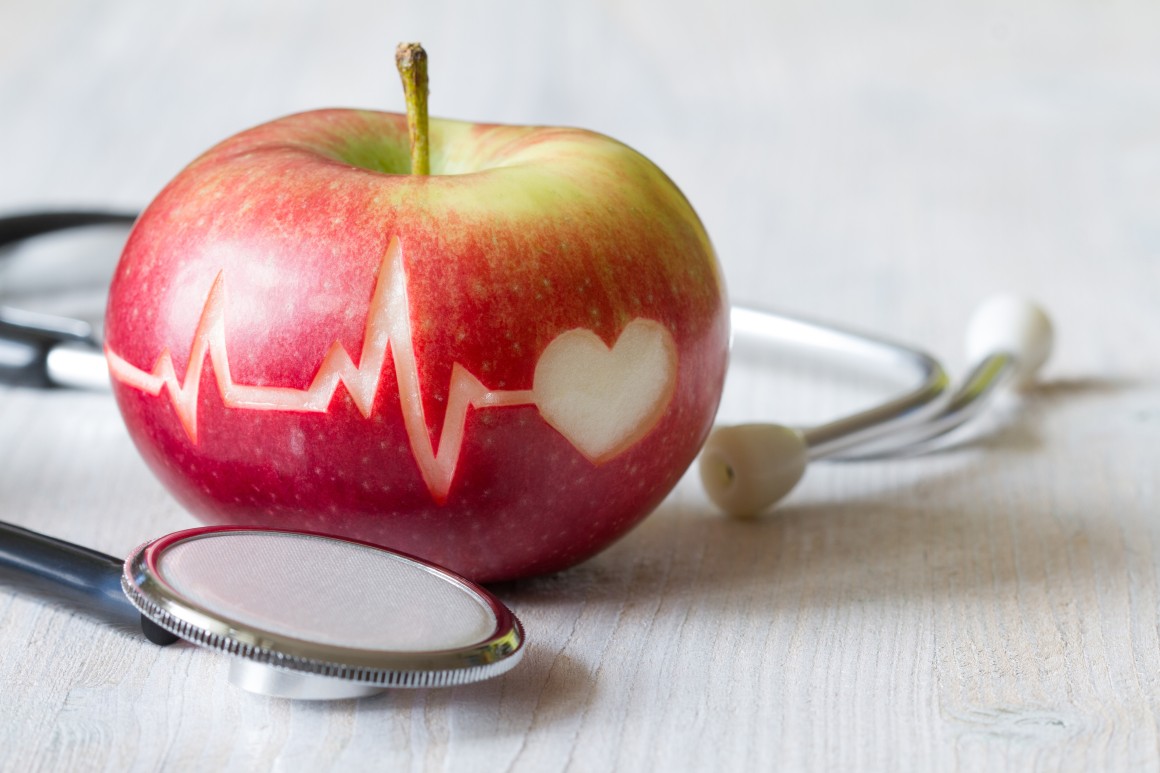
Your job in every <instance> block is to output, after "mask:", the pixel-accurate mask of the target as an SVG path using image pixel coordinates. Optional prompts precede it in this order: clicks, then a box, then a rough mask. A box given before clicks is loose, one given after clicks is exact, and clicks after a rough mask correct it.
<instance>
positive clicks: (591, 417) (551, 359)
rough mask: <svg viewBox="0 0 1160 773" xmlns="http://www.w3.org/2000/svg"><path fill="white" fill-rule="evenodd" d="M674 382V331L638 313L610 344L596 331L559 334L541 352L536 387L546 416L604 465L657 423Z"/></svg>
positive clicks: (574, 443)
mask: <svg viewBox="0 0 1160 773" xmlns="http://www.w3.org/2000/svg"><path fill="white" fill-rule="evenodd" d="M676 383H677V346H676V343H675V342H674V341H673V336H672V334H671V333H669V331H668V330H666V329H665V328H664V326H663V325H661V324H660V323H659V322H656V321H654V320H651V319H643V318H637V319H634V320H633V321H632V322H630V323H629V324H628V326H627V327H625V328H624V330H623V331H622V332H621V334H620V338H618V339H617V340H616V343H615V344H614V345H613V347H612V348H611V349H609V348H608V347H607V346H605V345H604V342H603V341H601V340H600V338H599V336H597V335H596V334H595V333H593V332H592V331H591V330H584V329H582V328H577V329H575V330H569V331H568V332H566V333H561V334H560V335H559V336H557V337H556V338H554V339H553V340H552V342H551V343H550V344H548V346H547V348H546V349H544V352H543V354H541V355H540V359H539V361H538V362H537V363H536V372H535V375H534V376H533V383H532V391H533V392H534V393H535V399H536V405H537V407H539V409H540V415H541V416H543V417H544V420H545V421H546V422H548V424H550V425H551V426H552V427H553V428H555V429H556V431H558V432H559V433H560V434H561V435H563V436H564V437H566V438H567V439H568V440H569V442H571V443H572V445H574V446H576V448H577V450H579V451H580V453H582V454H584V456H585V457H587V458H588V459H589V460H590V461H592V462H594V463H596V464H600V463H602V462H606V461H608V460H609V459H611V458H612V457H614V456H616V455H617V454H619V453H621V452H622V451H624V450H626V449H628V448H629V447H630V446H632V445H633V444H635V443H636V442H637V441H638V440H640V439H641V438H642V437H644V436H645V434H647V433H648V431H649V430H650V429H652V428H653V426H654V425H655V424H656V423H657V421H659V420H660V417H661V414H663V413H664V410H665V408H666V407H667V406H668V403H669V400H670V399H671V398H672V396H673V389H674V387H675V386H676Z"/></svg>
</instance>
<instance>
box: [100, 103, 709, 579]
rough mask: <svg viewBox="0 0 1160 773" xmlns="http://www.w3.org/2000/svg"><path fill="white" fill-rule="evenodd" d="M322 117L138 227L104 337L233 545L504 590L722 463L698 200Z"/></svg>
mask: <svg viewBox="0 0 1160 773" xmlns="http://www.w3.org/2000/svg"><path fill="white" fill-rule="evenodd" d="M430 144H431V170H432V175H431V176H420V175H411V174H408V173H407V172H408V170H409V168H410V167H409V164H408V134H407V124H406V117H405V116H403V115H395V114H388V113H379V112H366V111H355V110H321V111H316V112H309V113H303V114H299V115H292V116H289V117H286V118H282V119H280V120H277V121H273V122H271V123H268V124H265V125H262V126H259V127H256V128H254V129H250V130H249V131H245V132H242V133H241V134H238V135H237V136H234V137H232V138H230V139H228V140H226V141H225V142H223V143H221V144H220V145H218V146H216V147H215V148H213V149H211V150H210V151H209V152H207V153H205V154H204V155H203V156H201V157H200V158H198V159H197V160H195V161H194V162H193V163H192V164H190V165H189V166H188V167H187V168H186V169H185V170H184V171H182V172H181V173H180V174H179V175H178V176H177V177H176V178H175V179H174V180H173V181H172V182H171V183H169V185H168V186H167V187H166V188H165V189H164V190H163V191H162V192H161V193H160V194H159V195H158V196H157V198H156V199H155V200H154V201H153V203H152V204H151V205H150V206H149V207H148V208H147V209H146V210H145V212H144V213H143V214H142V215H141V218H140V219H139V220H138V222H137V224H136V226H135V227H134V229H133V231H132V234H131V235H130V237H129V240H128V243H127V245H126V247H125V251H124V254H123V256H122V258H121V262H120V265H119V267H118V269H117V273H116V276H115V278H114V280H113V285H112V290H111V298H110V302H109V311H108V318H107V326H106V341H107V349H106V351H107V354H108V357H109V362H110V368H111V371H112V375H113V384H114V391H115V393H116V397H117V401H118V403H119V405H120V408H121V411H122V413H123V414H124V417H125V421H126V423H127V425H128V428H129V431H130V433H131V435H132V437H133V439H134V441H135V442H136V444H137V446H138V448H139V449H140V451H141V453H142V454H143V455H144V457H145V459H146V461H147V462H148V463H149V465H150V466H151V467H152V469H153V470H154V471H155V472H156V473H157V475H158V476H159V477H160V478H161V480H162V481H163V482H164V483H165V484H166V485H167V486H168V488H169V489H170V490H171V491H172V492H173V494H174V495H175V496H176V497H177V498H178V500H180V501H181V502H182V503H183V504H184V505H185V506H187V507H188V508H189V509H190V510H192V511H193V512H194V513H195V514H197V515H198V516H199V517H201V518H202V519H204V520H205V521H207V522H210V523H223V524H253V525H267V526H280V527H289V528H302V529H309V530H313V531H322V532H327V533H331V534H336V535H344V536H349V537H353V538H357V539H362V540H367V541H370V542H374V543H377V544H381V545H385V546H388V547H391V548H395V549H399V550H402V551H405V552H408V553H412V554H414V555H417V556H420V557H422V558H425V559H428V560H430V561H433V562H436V563H438V564H441V565H443V566H446V567H448V568H450V569H453V570H455V571H458V572H460V573H461V574H463V575H465V576H467V577H469V578H472V579H475V580H479V581H491V580H501V579H511V578H516V577H523V576H527V575H533V574H538V573H543V572H551V571H555V570H559V569H562V568H564V567H567V566H570V565H572V564H574V563H576V562H578V561H581V560H583V559H585V558H587V557H589V556H591V555H593V554H594V553H596V552H597V551H599V550H601V549H602V548H604V547H605V546H607V545H608V544H609V543H611V542H612V541H613V540H615V539H616V538H617V537H619V536H620V535H622V534H624V532H625V531H627V530H628V529H629V528H631V527H632V526H633V525H634V524H636V523H637V522H638V521H639V520H640V519H641V518H642V517H644V516H645V515H646V514H647V513H649V512H650V511H651V510H652V509H653V508H654V507H656V505H657V504H658V503H659V502H660V501H661V499H662V498H664V496H665V495H666V494H667V493H668V492H669V491H670V490H671V489H672V487H673V486H674V485H675V484H676V482H677V480H678V479H679V478H680V477H681V475H682V473H683V472H684V471H685V469H686V467H687V466H688V465H689V464H690V462H691V461H692V460H693V458H694V457H695V455H696V454H697V451H698V449H699V448H700V446H701V443H702V441H703V440H704V438H705V436H706V434H707V432H708V431H709V428H710V425H711V423H712V420H713V416H714V413H715V411H716V407H717V403H718V400H719V397H720V393H721V387H722V381H723V379H724V373H725V366H726V353H727V344H728V305H727V302H726V297H725V290H724V285H723V281H722V277H721V272H720V269H719V266H718V264H717V261H716V258H715V256H714V253H713V250H712V247H711V246H710V244H709V240H708V238H707V236H706V234H705V231H704V229H703V227H702V225H701V223H700V222H699V221H698V219H697V216H696V215H695V214H694V212H693V210H692V208H691V207H690V206H689V204H688V202H687V201H686V200H685V198H684V197H683V196H682V195H681V193H680V192H679V191H678V190H677V188H676V187H675V186H674V185H673V183H672V182H671V181H670V180H669V179H668V178H667V177H666V176H665V175H664V174H663V173H662V172H661V171H660V170H659V169H657V167H656V166H654V165H653V164H652V163H650V162H649V161H648V160H647V159H645V158H644V157H643V156H641V155H640V154H638V153H636V152H634V151H633V150H631V149H629V148H628V147H625V146H624V145H622V144H620V143H618V142H615V141H613V140H611V139H609V138H607V137H604V136H601V135H598V134H594V133H591V132H587V131H581V130H576V129H561V128H542V127H514V126H496V125H472V124H467V123H460V122H453V121H437V120H432V121H431V127H430Z"/></svg>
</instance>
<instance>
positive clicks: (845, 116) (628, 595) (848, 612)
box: [0, 0, 1160, 772]
mask: <svg viewBox="0 0 1160 773" xmlns="http://www.w3.org/2000/svg"><path fill="white" fill-rule="evenodd" d="M410 39H419V40H422V41H423V42H424V43H425V44H426V46H427V48H428V50H429V51H430V52H431V81H432V96H431V105H432V111H433V112H434V113H435V114H438V115H444V116H449V117H456V118H465V119H479V120H488V121H497V122H509V123H544V124H564V125H580V126H585V127H588V128H592V129H596V130H599V131H602V132H605V133H607V134H610V135H612V136H615V137H617V138H619V139H621V140H624V141H625V142H627V143H629V144H631V145H633V146H634V147H636V148H638V149H639V150H641V151H642V152H644V153H645V154H646V155H648V156H650V157H651V158H653V159H654V160H655V161H656V162H657V163H658V164H659V165H660V166H661V167H662V168H664V169H665V170H666V171H667V172H668V173H669V174H670V176H671V177H672V178H673V179H674V180H675V181H676V182H677V183H678V185H680V186H681V188H682V189H683V190H684V191H685V193H686V194H687V195H688V197H689V198H690V200H691V201H692V202H693V204H694V206H695V207H696V208H697V210H698V211H699V213H700V214H701V216H702V218H703V219H704V221H705V223H706V226H707V227H708V230H709V232H710V234H711V236H712V238H713V240H714V243H715V245H716V247H717V249H718V251H719V254H720V256H721V259H722V263H723V265H724V269H725V273H726V276H727V279H728V282H729V285H730V287H731V289H732V294H733V296H734V298H736V299H737V300H739V301H746V302H749V303H765V304H770V305H774V306H777V307H780V308H785V309H790V310H796V311H799V312H805V313H808V314H811V315H815V316H819V317H824V318H827V319H833V320H835V321H839V322H843V323H847V324H852V325H857V326H859V327H864V328H867V329H870V330H873V331H876V332H878V333H881V334H884V335H890V336H894V337H897V338H901V339H905V340H908V341H912V342H913V343H915V344H917V345H920V346H922V347H925V348H928V349H930V350H932V351H934V352H937V353H939V354H941V355H942V356H944V357H945V359H946V361H947V363H948V366H949V367H950V368H951V369H952V370H954V371H955V372H958V371H960V370H961V369H962V367H963V365H964V361H963V357H962V355H961V353H960V347H961V337H962V330H963V326H964V325H965V323H966V320H967V318H968V317H969V315H970V312H971V310H972V308H973V307H974V306H975V304H977V303H978V302H979V301H980V300H982V299H983V298H984V297H986V296H988V295H989V294H991V293H993V292H996V291H1015V292H1020V293H1027V294H1030V295H1032V296H1034V297H1036V298H1038V299H1039V300H1040V301H1041V302H1042V303H1043V304H1044V305H1045V306H1047V307H1048V308H1049V309H1050V310H1051V312H1052V314H1053V316H1054V319H1055V321H1056V329H1057V334H1058V348H1057V351H1056V353H1055V356H1054V358H1053V360H1052V361H1051V362H1050V363H1049V365H1048V367H1047V369H1046V371H1045V372H1044V374H1043V381H1042V383H1041V384H1040V386H1039V387H1038V388H1036V389H1035V390H1033V391H1032V392H1030V393H1028V394H1026V395H1023V396H1020V397H1008V398H1006V399H1005V400H1003V401H1002V402H1001V404H999V405H997V406H996V407H995V409H994V410H993V411H991V412H990V413H989V414H988V416H987V418H986V419H985V420H984V421H982V422H981V424H980V426H979V429H978V431H977V432H976V433H975V435H974V436H973V437H972V438H970V439H968V440H965V441H964V442H963V443H962V444H960V445H959V446H957V447H956V448H954V449H952V450H949V451H946V452H942V453H938V454H934V455H930V456H925V457H919V458H912V459H905V460H896V461H889V462H872V463H859V464H844V465H819V466H817V467H816V468H814V469H812V470H811V471H810V472H809V473H808V475H807V477H806V479H805V481H804V483H803V485H802V486H801V487H800V489H799V490H798V491H797V492H796V493H795V494H794V495H793V496H792V497H791V498H790V500H788V501H787V502H786V503H785V504H784V505H783V506H782V507H781V508H779V509H778V510H777V511H776V512H774V513H771V514H769V515H768V516H767V517H765V518H763V519H760V520H757V521H752V522H740V521H734V520H728V519H726V518H724V517H723V516H721V515H719V514H717V513H716V512H714V510H713V508H712V506H711V505H710V504H709V503H708V502H707V500H706V499H705V497H704V495H703V494H702V493H701V491H700V488H699V485H698V483H697V481H696V480H695V475H689V476H686V479H685V480H684V481H683V482H682V484H681V485H680V486H679V488H678V489H677V491H676V492H674V494H673V495H672V496H671V497H670V498H669V499H668V500H667V501H666V502H665V503H664V504H662V505H661V507H660V508H659V509H658V511H657V512H656V513H655V514H653V515H652V516H651V517H650V518H649V519H647V520H646V521H645V522H644V523H643V524H642V525H641V526H640V527H639V528H637V529H636V530H635V531H633V532H632V533H631V534H630V535H628V536H627V537H626V538H625V539H623V540H622V541H621V542H619V543H618V544H616V545H615V546H614V547H613V548H612V549H610V550H608V551H607V552H605V553H604V554H602V555H600V556H598V557H596V558H595V559H593V560H591V561H589V562H588V563H586V564H584V565H581V566H579V567H577V568H575V569H572V570H570V571H567V572H564V573H562V574H559V575H556V576H552V577H545V578H541V579H537V580H532V581H527V582H522V583H516V584H511V585H505V586H500V587H498V588H497V591H498V593H499V594H500V595H501V597H502V598H503V599H504V600H505V601H506V602H508V603H509V604H510V605H511V606H512V608H513V609H514V610H515V611H516V612H517V614H518V615H520V617H521V618H522V619H523V620H524V622H525V624H526V626H527V631H528V637H529V641H530V644H529V650H528V654H527V658H526V660H525V662H523V663H522V664H521V665H520V666H519V667H518V668H517V669H515V670H514V671H512V672H511V673H509V674H508V675H506V676H504V677H502V678H498V679H495V680H493V681H490V682H486V683H483V684H478V685H474V686H467V687H458V688H452V689H446V690H429V691H413V692H405V691H402V692H393V693H389V694H384V695H382V696H380V697H376V698H370V699H364V700H360V701H345V702H338V703H332V704H320V703H307V702H291V701H285V700H277V699H267V698H263V697H259V696H255V695H250V694H247V693H244V692H241V691H239V690H238V689H236V688H234V687H232V686H230V685H229V684H228V683H227V681H226V678H225V676H226V663H225V660H224V658H221V657H218V656H215V655H212V654H210V653H208V652H204V651H200V650H198V649H195V648H193V647H189V646H174V647H170V648H168V649H158V648H154V647H151V646H147V645H145V644H143V643H141V642H140V641H139V640H138V639H137V638H135V637H134V636H132V635H130V634H128V633H125V632H123V631H120V630H118V629H115V628H111V627H109V626H107V625H105V624H103V623H101V622H100V621H96V620H93V619H90V618H88V617H86V616H85V615H83V614H81V613H79V612H76V611H70V610H68V609H64V608H60V607H55V606H51V605H46V604H44V603H43V602H41V601H40V600H38V599H36V598H34V597H30V596H28V595H26V594H21V593H20V592H18V591H16V590H14V589H11V588H4V589H0V769H3V770H5V771H22V772H23V771H31V770H44V771H74V770H160V769H166V770H195V769H202V770H218V769H225V770H247V771H248V770H256V769H272V770H292V771H293V770H310V771H313V770H321V769H352V770H361V769H388V770H416V771H418V770H424V771H425V770H450V771H461V770H462V771H473V770H480V771H495V770H520V771H523V770H526V771H554V770H576V771H597V770H612V769H616V770H666V771H679V770H771V769H789V770H793V769H802V770H883V771H898V770H919V771H927V770H979V771H1001V770H1018V771H1022V770H1030V769H1039V770H1060V769H1062V770H1154V769H1156V768H1157V767H1160V730H1158V709H1160V705H1158V695H1160V683H1158V680H1160V610H1158V600H1160V599H1158V597H1160V582H1158V577H1157V561H1158V559H1160V506H1158V504H1157V478H1158V477H1160V474H1158V473H1160V6H1157V5H1156V4H1155V3H1148V2H1144V1H1143V0H1124V2H1116V3H1091V2H1081V1H1080V0H1063V1H1062V2H1055V3H1043V2H1034V1H1033V0H1003V1H1002V2H1000V1H999V0H983V1H982V2H976V1H974V0H972V1H971V2H966V1H965V0H962V1H957V0H952V1H951V2H947V3H933V4H932V3H924V2H918V1H917V0H913V1H912V0H887V1H886V2H880V3H871V4H859V3H854V2H850V1H849V0H823V2H821V3H799V2H785V1H784V0H776V1H775V2H771V3H763V2H757V0H750V1H749V2H745V1H744V0H719V1H718V2H715V3H693V2H685V1H684V0H681V1H680V2H661V1H660V0H649V1H642V2H637V1H633V0H630V1H629V2H614V1H613V0H606V1H605V2H594V3H588V4H581V3H561V4H549V3H543V4H535V5H533V4H528V6H526V7H525V6H523V5H520V4H517V3H507V2H498V3H462V4H456V3H450V2H434V3H410V4H402V3H398V2H375V3H372V2H363V1H356V0H339V1H338V2H333V3H322V2H295V3H275V2H272V1H271V2H257V1H256V0H237V1H235V2H224V1H222V2H217V1H216V0H215V1H214V2H202V3H183V4H178V3H170V2H155V3H137V2H130V1H129V0H104V1H102V2H97V1H96V0H92V1H91V2H86V1H84V0H37V2H35V3H31V2H18V1H17V0H0V211H3V212H11V211H27V210H29V209H32V208H35V207H45V206H48V207H63V206H70V205H71V206H77V205H85V206H93V205H102V206H120V207H129V208H137V207H140V206H141V205H143V204H144V203H146V202H147V201H148V200H149V199H150V198H151V197H152V195H153V194H154V193H156V191H157V190H158V189H159V188H160V187H161V186H162V185H163V184H164V183H165V182H166V181H167V180H168V179H169V178H170V177H171V176H172V175H173V174H175V173H176V172H177V171H178V170H179V169H180V168H181V167H182V166H183V165H184V164H185V163H187V162H188V161H189V160H190V159H192V158H193V157H194V156H195V155H197V154H198V153H199V152H201V151H202V150H204V149H205V148H207V147H208V146H210V145H211V144H213V143H214V142H216V141H217V140H219V139H221V138H223V137H225V136H227V135H229V134H232V133H234V132H235V131H238V130H239V129H241V128H244V127H247V126H250V125H252V124H255V123H258V122H260V121H264V120H267V119H269V118H272V117H275V116H278V115H282V114H285V113H288V112H292V111H296V110H303V109H309V108H313V107H321V106H335V105H357V106H366V107H383V108H386V109H395V110H398V109H400V108H401V107H402V95H401V91H400V89H399V87H398V84H397V79H396V76H395V74H394V72H393V69H392V68H393V65H392V51H393V49H394V45H395V43H396V42H398V41H400V40H410ZM93 238H94V239H95V241H94V242H93V246H92V248H93V250H94V252H96V253H100V254H104V255H108V256H109V257H114V256H115V252H116V242H117V239H118V238H119V237H118V235H117V234H112V235H111V236H110V235H107V234H106V235H105V236H104V237H101V238H97V237H93ZM101 239H103V241H101ZM22 255H23V253H21V254H17V255H15V256H14V260H13V261H10V263H11V265H12V266H13V267H16V266H18V264H19V261H20V260H24V261H25V262H26V263H27V262H28V260H30V259H29V258H27V256H25V257H24V258H22ZM12 270H17V269H16V268H12V269H5V268H2V267H0V271H12ZM5 276H7V275H6V274H2V273H0V280H3V279H4V278H5ZM0 289H2V286H0ZM822 376H823V377H821V378H820V379H819V378H817V377H818V374H817V373H813V372H810V371H807V372H805V373H797V374H794V373H789V374H785V373H779V372H778V371H777V370H776V369H775V368H772V367H770V363H768V362H765V361H763V360H761V359H759V358H758V359H755V358H742V357H739V358H738V361H737V363H736V365H735V368H734V370H733V372H732V375H731V376H730V381H729V384H728V386H727V390H726V395H725V399H724V402H723V405H722V409H721V419H722V420H723V421H739V420H752V419H757V418H767V419H779V420H805V421H809V420H815V419H817V418H819V417H824V416H826V415H828V414H831V413H833V412H834V411H837V410H842V409H844V408H846V407H848V406H849V405H851V404H853V403H854V402H855V401H857V400H860V399H865V398H866V396H867V394H868V393H864V392H863V391H862V390H861V389H858V390H853V389H850V388H847V387H844V386H842V385H841V384H839V383H835V382H833V381H832V380H829V379H828V378H826V377H825V376H826V374H822ZM810 377H813V378H814V380H813V381H809V380H807V378H810ZM0 518H3V519H4V520H8V521H12V522H16V523H19V524H22V525H25V526H28V527H31V528H35V529H38V530H41V531H44V532H47V533H49V534H53V535H56V536H60V537H63V538H66V539H69V540H73V541H76V542H79V543H82V544H85V545H89V546H92V547H94V548H97V549H100V550H104V551H106V552H109V553H113V554H118V555H124V554H125V553H127V552H128V551H129V550H130V549H131V548H132V547H134V546H135V545H136V544H138V543H140V542H142V541H144V540H145V539H148V538H150V537H153V536H158V535H160V534H163V533H166V532H168V531H171V530H174V529H178V528H184V527H189V526H192V525H194V523H195V522H194V521H193V519H192V518H191V517H190V516H189V515H187V514H186V513H184V512H183V511H182V510H181V508H180V507H179V506H178V505H177V504H176V503H175V502H174V501H172V500H171V499H170V498H169V496H168V495H167V494H166V493H165V492H164V491H163V490H162V488H161V487H160V485H159V484H158V483H157V482H156V481H155V480H154V479H153V478H152V477H151V475H150V474H149V472H148V471H147V470H146V469H145V467H144V465H143V463H142V462H141V461H140V459H139V458H138V456H137V455H136V452H135V450H134V449H133V447H132V444H131V442H130V441H129V439H128V437H127V435H126V433H125V431H124V429H123V427H122V425H121V422H120V418H119V416H118V414H117V411H116V407H115V406H114V405H113V403H112V401H111V400H110V398H109V397H108V395H105V394H99V393H75V392H66V391H56V392H42V391H35V390H29V389H19V388H0Z"/></svg>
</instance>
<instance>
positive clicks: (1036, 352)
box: [967, 295, 1055, 387]
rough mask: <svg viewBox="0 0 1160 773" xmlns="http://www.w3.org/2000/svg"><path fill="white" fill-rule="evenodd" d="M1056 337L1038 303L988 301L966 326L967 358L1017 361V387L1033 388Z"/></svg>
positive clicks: (1013, 299) (1001, 298) (1006, 298)
mask: <svg viewBox="0 0 1160 773" xmlns="http://www.w3.org/2000/svg"><path fill="white" fill-rule="evenodd" d="M1054 338H1055V334H1054V332H1053V331H1052V326H1051V318H1050V317H1048V316H1047V312H1045V311H1044V310H1043V309H1042V308H1040V307H1039V306H1038V305H1036V304H1035V303H1032V302H1031V301H1029V300H1026V299H1023V298H1017V297H1013V296H1007V295H1001V296H996V297H994V298H990V299H988V300H987V301H985V302H984V303H983V304H982V305H981V306H979V308H978V309H976V310H975V313H974V314H973V315H972V316H971V321H970V323H969V324H968V325H967V358H968V359H969V360H970V361H971V362H980V361H981V360H983V359H984V358H986V357H987V356H988V355H991V354H999V353H1006V354H1010V355H1012V356H1013V357H1014V358H1015V366H1016V372H1015V384H1016V386H1019V387H1027V386H1030V385H1031V384H1032V383H1033V382H1034V381H1035V375H1036V373H1037V372H1038V370H1039V368H1040V367H1041V366H1042V365H1043V363H1045V362H1046V361H1047V358H1048V356H1050V355H1051V346H1052V343H1053V341H1054Z"/></svg>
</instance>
